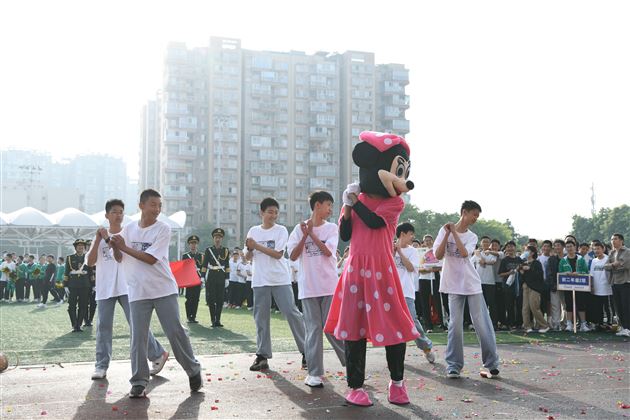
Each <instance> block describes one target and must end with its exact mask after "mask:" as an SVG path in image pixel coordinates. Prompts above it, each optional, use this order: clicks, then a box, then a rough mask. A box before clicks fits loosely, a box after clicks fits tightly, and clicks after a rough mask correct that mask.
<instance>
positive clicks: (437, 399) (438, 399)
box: [435, 396, 444, 401]
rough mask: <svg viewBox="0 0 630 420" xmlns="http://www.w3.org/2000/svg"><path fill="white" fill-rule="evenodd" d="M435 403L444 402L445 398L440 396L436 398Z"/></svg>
mask: <svg viewBox="0 0 630 420" xmlns="http://www.w3.org/2000/svg"><path fill="white" fill-rule="evenodd" d="M435 401H444V398H443V397H439V396H438V397H435Z"/></svg>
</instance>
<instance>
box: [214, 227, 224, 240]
mask: <svg viewBox="0 0 630 420" xmlns="http://www.w3.org/2000/svg"><path fill="white" fill-rule="evenodd" d="M215 236H220V237H222V238H223V237H224V236H225V231H224V230H223V229H221V228H216V229H215V230H213V231H212V237H213V238H214V237H215Z"/></svg>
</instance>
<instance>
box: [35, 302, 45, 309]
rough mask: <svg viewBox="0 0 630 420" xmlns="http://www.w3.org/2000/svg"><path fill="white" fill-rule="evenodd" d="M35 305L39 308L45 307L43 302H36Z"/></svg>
mask: <svg viewBox="0 0 630 420" xmlns="http://www.w3.org/2000/svg"><path fill="white" fill-rule="evenodd" d="M37 307H38V308H40V309H41V308H45V307H46V305H45V304H43V303H38V304H37Z"/></svg>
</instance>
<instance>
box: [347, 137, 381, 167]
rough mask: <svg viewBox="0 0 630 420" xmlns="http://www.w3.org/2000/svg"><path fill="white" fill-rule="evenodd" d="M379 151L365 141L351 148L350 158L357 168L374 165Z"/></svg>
mask: <svg viewBox="0 0 630 420" xmlns="http://www.w3.org/2000/svg"><path fill="white" fill-rule="evenodd" d="M380 155H381V152H379V151H378V149H377V148H376V147H374V146H372V145H371V144H369V143H366V142H363V141H362V142H360V143H357V145H356V146H354V149H353V150H352V160H353V161H354V164H355V165H357V166H358V167H359V168H370V167H372V166H374V165H376V162H377V161H378V157H379V156H380Z"/></svg>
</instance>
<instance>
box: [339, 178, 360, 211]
mask: <svg viewBox="0 0 630 420" xmlns="http://www.w3.org/2000/svg"><path fill="white" fill-rule="evenodd" d="M360 192H361V187H360V186H359V183H358V182H354V183H352V184H348V186H347V187H346V189H345V191H344V192H343V195H342V196H341V201H343V204H345V205H346V206H348V207H352V204H353V203H352V200H350V197H348V194H356V195H359V193H360Z"/></svg>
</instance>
